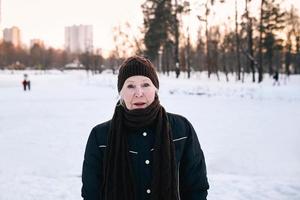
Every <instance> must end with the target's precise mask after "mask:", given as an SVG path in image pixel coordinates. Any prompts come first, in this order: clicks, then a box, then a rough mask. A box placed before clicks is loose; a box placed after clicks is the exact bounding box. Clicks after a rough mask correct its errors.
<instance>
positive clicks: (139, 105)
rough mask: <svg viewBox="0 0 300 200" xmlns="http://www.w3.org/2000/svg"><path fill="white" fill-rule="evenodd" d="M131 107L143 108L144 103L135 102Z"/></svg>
mask: <svg viewBox="0 0 300 200" xmlns="http://www.w3.org/2000/svg"><path fill="white" fill-rule="evenodd" d="M133 105H135V106H136V107H142V106H145V105H146V103H143V102H137V103H134V104H133Z"/></svg>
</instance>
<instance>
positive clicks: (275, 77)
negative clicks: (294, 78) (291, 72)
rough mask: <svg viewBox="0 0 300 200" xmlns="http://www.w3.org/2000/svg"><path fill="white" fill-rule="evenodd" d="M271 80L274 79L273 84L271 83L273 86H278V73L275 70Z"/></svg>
mask: <svg viewBox="0 0 300 200" xmlns="http://www.w3.org/2000/svg"><path fill="white" fill-rule="evenodd" d="M273 79H274V82H273V85H276V84H277V85H278V86H279V85H280V83H279V72H278V71H277V70H276V71H275V73H274V75H273Z"/></svg>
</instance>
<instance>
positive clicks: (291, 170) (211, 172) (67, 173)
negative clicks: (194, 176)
mask: <svg viewBox="0 0 300 200" xmlns="http://www.w3.org/2000/svg"><path fill="white" fill-rule="evenodd" d="M23 73H24V71H15V72H14V73H11V72H10V71H0V200H35V199H36V200H41V199H43V200H54V199H55V200H62V199H66V200H71V199H72V200H80V199H81V197H80V189H81V179H80V176H81V167H82V160H83V153H84V148H85V144H86V140H87V137H88V135H89V132H90V130H91V128H92V127H93V126H95V125H96V124H98V123H100V122H103V121H104V120H108V119H110V118H111V117H112V114H113V108H114V105H115V103H116V101H117V99H118V94H117V90H116V76H115V75H112V74H110V73H108V72H104V73H103V74H100V75H95V76H92V75H89V76H88V75H87V74H86V72H78V71H73V72H64V73H62V72H59V71H48V72H36V71H27V72H26V73H28V74H29V78H30V80H31V83H32V90H31V91H30V92H24V91H22V87H21V81H22V79H23ZM265 78H266V80H265V81H264V82H263V83H262V84H257V83H251V82H250V81H249V79H250V77H247V80H246V81H245V83H240V82H235V81H234V78H232V77H231V78H230V79H231V81H230V82H229V83H226V82H225V80H224V77H221V81H220V82H218V81H216V80H215V78H214V77H213V80H208V79H207V78H206V75H205V74H201V75H200V74H195V75H193V77H192V79H191V80H188V79H186V78H185V77H181V79H179V80H177V79H175V78H174V75H173V74H172V76H171V77H166V76H164V75H160V80H161V82H160V84H161V88H160V92H159V93H160V100H161V104H162V105H163V106H165V108H166V109H167V111H169V112H175V113H179V114H182V115H184V116H185V117H187V118H188V119H189V120H190V121H191V122H192V124H193V125H194V128H195V129H196V131H197V134H198V137H199V140H200V143H201V146H202V148H203V151H204V153H205V156H206V162H207V169H208V177H209V182H210V187H211V188H210V190H209V196H208V199H210V200H243V199H245V200H252V199H255V200H270V199H271V200H299V199H300V76H291V77H290V78H289V80H285V81H284V80H283V79H281V85H280V86H275V87H274V86H272V80H271V79H270V78H269V77H267V76H266V77H265Z"/></svg>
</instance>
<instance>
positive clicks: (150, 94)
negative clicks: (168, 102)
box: [145, 89, 155, 103]
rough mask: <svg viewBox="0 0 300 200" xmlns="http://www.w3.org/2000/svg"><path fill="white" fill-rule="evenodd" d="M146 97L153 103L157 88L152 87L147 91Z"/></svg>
mask: <svg viewBox="0 0 300 200" xmlns="http://www.w3.org/2000/svg"><path fill="white" fill-rule="evenodd" d="M145 95H146V98H147V99H148V101H149V103H152V102H153V101H154V99H155V89H150V90H148V91H147V92H146V93H145Z"/></svg>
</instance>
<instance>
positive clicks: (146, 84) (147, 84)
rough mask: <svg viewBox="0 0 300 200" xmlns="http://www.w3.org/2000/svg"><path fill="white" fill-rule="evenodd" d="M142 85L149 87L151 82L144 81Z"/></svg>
mask: <svg viewBox="0 0 300 200" xmlns="http://www.w3.org/2000/svg"><path fill="white" fill-rule="evenodd" d="M142 86H143V87H149V86H150V84H149V83H144V84H143V85H142Z"/></svg>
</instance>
